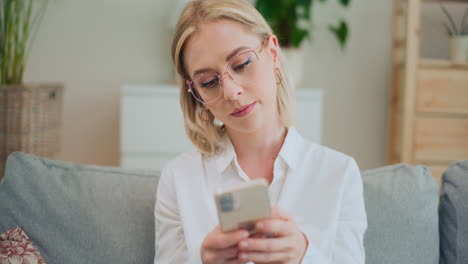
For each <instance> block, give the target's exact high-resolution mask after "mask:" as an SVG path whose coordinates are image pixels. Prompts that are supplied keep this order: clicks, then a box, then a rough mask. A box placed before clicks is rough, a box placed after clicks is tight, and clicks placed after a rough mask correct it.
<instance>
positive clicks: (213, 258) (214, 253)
mask: <svg viewBox="0 0 468 264" xmlns="http://www.w3.org/2000/svg"><path fill="white" fill-rule="evenodd" d="M247 237H249V232H248V231H247V230H243V229H241V230H236V231H232V232H223V231H221V228H220V226H219V225H217V226H216V227H215V228H214V229H213V231H211V232H210V233H208V235H206V237H205V239H204V240H203V243H202V246H201V252H200V253H201V258H202V261H203V263H204V264H212V263H239V261H238V259H237V254H238V253H239V248H238V243H239V241H241V240H242V239H245V238H247Z"/></svg>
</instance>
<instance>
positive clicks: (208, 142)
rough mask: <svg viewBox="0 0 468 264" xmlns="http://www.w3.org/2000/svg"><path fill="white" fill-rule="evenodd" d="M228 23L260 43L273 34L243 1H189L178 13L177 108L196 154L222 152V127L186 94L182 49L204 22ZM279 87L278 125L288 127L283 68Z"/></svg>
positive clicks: (289, 97) (289, 102)
mask: <svg viewBox="0 0 468 264" xmlns="http://www.w3.org/2000/svg"><path fill="white" fill-rule="evenodd" d="M220 19H229V20H233V21H236V22H239V23H241V24H243V25H245V26H247V27H248V28H249V29H250V30H251V31H252V32H253V33H254V34H256V35H258V37H259V38H260V40H262V41H263V40H266V39H268V37H269V36H271V35H273V31H272V29H271V27H270V26H269V25H268V23H267V22H266V21H265V19H264V18H263V16H262V15H261V14H260V13H259V12H258V11H257V10H256V9H255V7H253V6H252V5H251V4H250V3H249V2H247V1H246V0H192V1H190V2H189V3H188V4H187V5H186V6H185V8H184V10H183V11H182V13H181V15H180V17H179V21H178V23H177V26H176V31H175V34H174V38H173V40H172V50H171V53H172V61H173V62H174V65H175V68H176V70H177V73H178V74H179V77H180V79H181V80H180V106H181V108H182V113H183V115H184V122H185V130H186V132H187V134H188V136H189V138H190V140H191V141H192V143H193V144H194V145H195V146H196V147H197V148H198V150H199V151H200V152H201V153H203V154H206V155H209V156H212V155H215V154H217V153H219V152H220V151H221V150H222V149H223V137H224V135H225V134H226V128H225V126H224V125H219V124H216V122H215V117H214V115H213V114H211V112H209V111H207V110H204V107H203V104H201V103H200V102H199V101H197V100H196V99H195V98H193V96H191V95H190V94H189V93H188V92H187V87H186V80H190V75H189V74H188V73H187V70H186V68H185V65H184V46H185V44H186V42H187V40H188V39H189V37H190V36H191V35H193V34H194V33H195V32H197V31H198V30H199V29H200V26H201V25H202V24H203V23H204V22H211V21H216V20H220ZM278 74H279V77H280V80H281V83H280V84H279V85H277V106H278V114H279V117H280V121H281V123H282V125H283V126H285V127H289V126H291V125H292V123H293V119H294V111H293V108H294V104H293V102H294V101H293V90H292V88H291V87H290V86H289V84H288V80H287V77H286V76H287V75H286V74H285V71H284V67H283V64H282V66H281V68H280V69H279V73H278Z"/></svg>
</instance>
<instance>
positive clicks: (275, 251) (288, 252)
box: [238, 206, 308, 263]
mask: <svg viewBox="0 0 468 264" xmlns="http://www.w3.org/2000/svg"><path fill="white" fill-rule="evenodd" d="M255 228H256V231H257V232H260V233H263V234H274V237H273V238H252V237H251V238H246V239H244V240H242V241H241V242H240V243H239V250H240V252H239V254H238V259H239V260H240V261H241V263H247V262H249V261H253V262H255V263H301V260H302V258H303V256H304V254H305V251H306V249H307V246H308V241H307V239H306V237H305V235H304V233H302V232H301V230H299V228H298V227H297V225H296V223H294V220H293V219H292V218H291V217H290V216H288V215H287V214H286V213H285V212H284V211H283V210H281V208H279V207H278V206H275V207H273V210H272V218H270V219H264V220H259V221H257V223H256V226H255Z"/></svg>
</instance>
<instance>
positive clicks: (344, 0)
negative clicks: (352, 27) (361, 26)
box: [340, 0, 351, 7]
mask: <svg viewBox="0 0 468 264" xmlns="http://www.w3.org/2000/svg"><path fill="white" fill-rule="evenodd" d="M350 3H351V0H340V4H341V5H342V6H344V7H348V6H349V4H350Z"/></svg>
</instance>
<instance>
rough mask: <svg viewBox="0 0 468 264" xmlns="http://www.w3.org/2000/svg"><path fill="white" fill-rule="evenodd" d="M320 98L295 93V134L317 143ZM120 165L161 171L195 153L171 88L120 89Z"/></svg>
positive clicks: (175, 92)
mask: <svg viewBox="0 0 468 264" xmlns="http://www.w3.org/2000/svg"><path fill="white" fill-rule="evenodd" d="M322 98H323V94H322V91H321V90H318V89H298V90H296V99H297V120H296V121H297V122H296V125H295V126H296V128H297V130H298V131H299V132H300V133H301V134H302V135H303V136H304V137H305V138H307V139H309V140H311V141H313V142H316V143H320V138H321V128H322ZM120 117H121V120H120V132H121V133H120V165H121V166H122V167H124V168H136V169H152V170H161V169H162V168H163V167H164V164H165V163H166V162H167V161H168V160H169V159H171V158H173V157H175V156H176V155H177V154H179V153H181V152H185V151H189V150H193V149H195V147H194V146H193V145H192V143H191V142H190V140H189V139H188V137H187V136H186V134H185V128H184V123H183V118H182V112H181V110H180V106H179V87H177V86H174V85H125V86H123V87H122V89H121V114H120Z"/></svg>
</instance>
